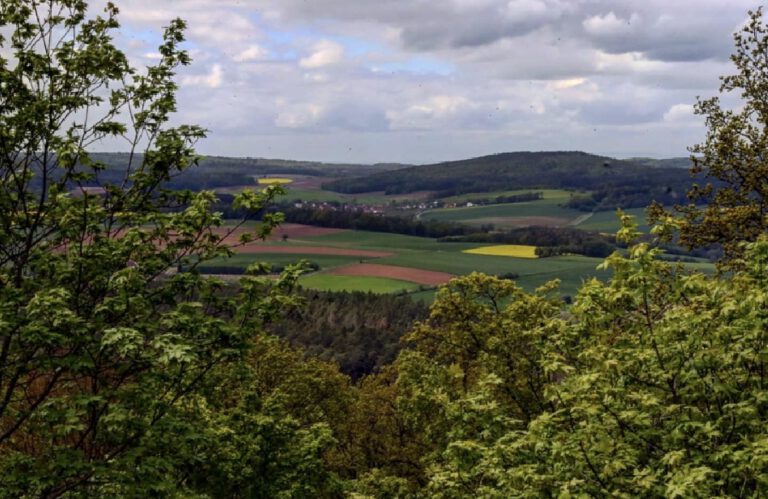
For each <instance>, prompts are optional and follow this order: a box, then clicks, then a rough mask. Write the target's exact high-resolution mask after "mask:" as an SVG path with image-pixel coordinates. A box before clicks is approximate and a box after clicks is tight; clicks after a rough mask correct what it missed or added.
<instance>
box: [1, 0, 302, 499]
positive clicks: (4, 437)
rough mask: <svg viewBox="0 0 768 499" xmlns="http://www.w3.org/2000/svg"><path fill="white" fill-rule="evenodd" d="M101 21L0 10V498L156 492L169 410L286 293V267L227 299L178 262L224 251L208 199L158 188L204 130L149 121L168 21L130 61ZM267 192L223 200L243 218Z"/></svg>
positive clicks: (170, 70)
mask: <svg viewBox="0 0 768 499" xmlns="http://www.w3.org/2000/svg"><path fill="white" fill-rule="evenodd" d="M117 14H118V10H117V8H116V7H115V6H114V5H112V4H111V3H110V4H108V6H107V7H106V9H105V11H104V14H103V15H101V16H96V17H92V16H89V13H88V11H87V6H86V2H84V1H83V0H3V2H2V3H0V28H2V29H0V33H2V35H0V54H2V56H0V57H2V58H0V491H1V492H0V495H5V496H12V497H18V496H22V495H24V496H33V495H39V496H45V497H56V496H60V495H63V494H66V493H75V492H76V493H85V494H89V493H90V494H93V493H96V494H97V495H126V494H128V492H127V491H128V490H133V492H132V493H133V494H134V495H135V494H138V495H142V494H153V493H159V492H158V491H162V490H172V489H174V488H175V487H176V486H177V485H178V484H174V483H172V482H169V476H170V473H168V470H169V469H171V468H173V466H174V462H175V460H176V459H177V457H178V456H179V455H180V454H181V453H180V452H177V451H178V450H179V446H183V445H186V443H188V441H189V440H190V439H192V438H194V435H195V434H196V432H197V431H198V430H199V429H198V428H197V427H195V426H194V425H189V424H186V423H185V421H186V418H185V417H182V416H183V411H181V410H180V407H181V406H182V405H183V404H185V403H187V401H188V400H191V399H193V398H194V397H195V396H196V394H198V393H199V392H200V391H201V390H202V389H203V388H204V387H205V385H206V380H207V379H208V377H209V375H210V373H211V372H212V371H214V370H215V369H217V368H218V366H221V365H226V364H227V363H230V362H235V361H237V360H238V359H240V358H242V356H243V355H244V352H245V351H246V350H247V348H248V345H249V342H250V338H252V337H253V335H254V334H256V332H257V331H258V330H259V329H260V328H261V325H262V324H263V323H264V322H265V321H268V320H269V319H270V317H271V316H272V315H273V314H274V313H276V312H277V311H278V310H279V309H280V307H281V304H283V303H286V302H290V301H291V300H293V298H292V297H291V296H290V294H289V293H288V291H289V290H290V288H291V286H292V283H293V280H294V278H295V274H296V272H289V273H288V274H286V275H285V276H284V277H283V279H281V280H280V281H279V282H277V283H276V284H270V283H268V282H267V281H263V280H259V279H256V278H249V277H246V278H244V279H243V280H242V281H241V292H240V293H239V295H237V296H231V294H230V296H229V297H228V296H226V295H225V294H222V293H221V283H218V282H216V281H213V280H208V279H203V278H201V277H200V276H199V275H198V274H197V273H195V272H194V269H195V267H196V265H198V264H199V263H200V262H202V261H205V260H206V259H209V258H211V257H214V256H220V255H226V254H229V253H230V252H231V249H230V248H227V247H225V246H224V245H223V244H222V243H223V238H224V237H225V236H226V235H227V233H226V231H224V230H220V229H217V227H219V226H220V225H221V222H222V220H221V216H220V215H219V214H217V213H215V212H213V211H212V210H211V207H212V205H213V203H214V202H215V197H214V195H213V193H211V192H205V191H203V192H199V193H191V192H185V191H178V192H172V191H169V190H166V189H164V188H163V185H164V184H165V183H166V182H168V181H169V180H170V179H171V178H174V177H176V176H178V175H181V174H183V172H184V171H186V170H187V169H189V168H191V167H193V166H194V165H195V164H196V163H197V161H198V156H197V155H196V154H195V153H194V149H193V146H194V144H195V142H196V141H197V140H199V139H201V138H203V137H204V136H205V130H203V129H201V128H199V127H196V126H187V125H181V126H177V127H170V126H168V124H167V123H168V119H169V117H170V115H171V114H172V113H173V112H174V111H175V110H176V101H175V97H174V94H175V91H176V85H175V83H174V81H173V77H174V73H175V71H176V70H177V68H179V67H180V66H184V65H186V64H188V63H189V57H188V55H187V53H186V52H185V51H184V50H183V49H181V45H180V44H181V43H182V42H183V40H184V38H183V30H184V27H185V25H184V22H183V21H181V20H178V19H177V20H175V21H172V22H171V23H170V24H169V25H168V27H167V28H166V29H165V33H164V37H163V43H162V45H161V46H160V47H159V52H160V54H161V58H160V60H159V62H158V63H157V65H155V66H152V67H149V68H147V69H146V71H144V72H139V71H138V70H136V69H134V68H132V67H130V65H129V63H128V60H127V58H126V56H125V55H124V54H123V53H122V52H121V51H120V50H119V49H118V48H116V47H115V45H114V43H113V39H112V35H111V34H112V33H114V32H115V30H117V29H118V27H119V24H118V21H117V17H116V16H117ZM109 138H111V139H120V140H124V141H125V143H126V144H128V146H129V150H130V155H129V157H128V161H127V163H126V164H125V167H124V171H123V175H122V181H121V182H116V183H115V182H106V181H104V178H103V175H102V173H103V172H104V169H105V168H106V166H105V165H103V164H100V163H98V162H96V161H93V160H92V159H91V158H90V157H89V155H88V152H87V151H88V149H89V148H90V147H91V146H92V145H93V144H95V143H98V142H99V141H101V140H104V139H109ZM278 191H279V188H269V189H267V190H265V191H264V192H251V191H248V192H244V193H243V194H241V195H239V196H238V197H237V199H236V200H235V204H236V206H237V207H239V208H242V209H243V210H245V211H246V212H250V213H253V212H254V211H258V210H260V209H261V208H262V207H263V206H264V205H265V204H267V203H268V202H269V201H270V200H271V199H272V198H273V197H274V195H275V194H276V193H277V192H278ZM279 219H280V217H279V216H277V215H273V216H267V217H265V218H264V219H263V223H262V224H261V226H260V228H259V230H258V231H257V233H256V234H253V235H249V236H245V237H244V240H248V239H250V238H253V237H257V236H264V235H266V234H267V233H268V232H269V230H270V229H271V228H272V227H273V226H274V225H275V224H276V223H277V222H278V221H279ZM181 267H184V268H189V269H191V270H190V271H189V272H183V273H176V272H174V270H175V269H178V268H181ZM170 435H173V438H169V436H170Z"/></svg>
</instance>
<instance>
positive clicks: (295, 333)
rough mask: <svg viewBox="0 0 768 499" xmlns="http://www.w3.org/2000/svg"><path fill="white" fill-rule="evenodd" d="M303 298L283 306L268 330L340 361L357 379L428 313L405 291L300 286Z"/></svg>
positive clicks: (389, 357)
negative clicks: (290, 306) (403, 293)
mask: <svg viewBox="0 0 768 499" xmlns="http://www.w3.org/2000/svg"><path fill="white" fill-rule="evenodd" d="M302 297H303V298H304V304H303V305H302V306H300V307H295V308H293V309H291V310H289V311H287V312H286V313H285V314H283V316H282V317H281V318H280V319H279V320H277V321H275V322H274V323H272V324H269V326H268V331H269V332H270V333H272V334H275V335H277V336H280V337H281V338H285V339H287V340H289V341H290V343H291V344H293V345H295V346H297V347H302V348H303V349H304V350H305V351H306V352H307V354H309V355H312V356H314V357H318V358H320V359H323V360H326V361H332V362H335V363H337V364H338V365H339V369H340V370H341V371H342V372H343V373H345V374H347V375H349V376H351V377H352V378H353V379H359V378H361V377H362V376H364V375H367V374H371V373H373V372H378V371H380V370H381V369H383V368H384V366H386V365H389V364H391V363H392V362H393V361H394V360H395V357H396V356H397V354H398V352H399V351H400V348H401V344H400V338H401V337H402V336H403V335H404V334H405V333H406V332H407V331H408V330H410V329H411V327H412V326H413V324H414V323H415V322H416V321H418V320H422V319H424V318H425V317H426V316H427V307H426V306H425V305H423V304H422V303H420V302H417V301H414V300H412V299H410V298H409V297H408V296H395V295H382V294H374V293H361V292H333V293H329V292H318V291H304V292H303V293H302Z"/></svg>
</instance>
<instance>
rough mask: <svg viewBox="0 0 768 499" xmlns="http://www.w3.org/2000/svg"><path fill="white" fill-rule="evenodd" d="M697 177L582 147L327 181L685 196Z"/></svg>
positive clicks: (353, 185) (395, 189) (341, 187)
mask: <svg viewBox="0 0 768 499" xmlns="http://www.w3.org/2000/svg"><path fill="white" fill-rule="evenodd" d="M691 183H692V181H691V178H690V176H689V173H688V171H686V170H685V169H681V168H664V167H658V168H652V167H649V166H648V165H643V164H640V163H637V162H633V161H628V160H617V159H613V158H609V157H605V156H597V155H593V154H588V153H584V152H578V151H556V152H512V153H502V154H494V155H491V156H482V157H479V158H472V159H466V160H461V161H449V162H444V163H436V164H431V165H421V166H413V167H410V168H404V169H401V170H397V171H393V172H381V173H374V174H371V175H367V176H361V177H357V178H349V179H341V180H336V181H333V182H328V183H327V184H325V185H324V186H323V187H324V188H325V189H328V190H333V191H337V192H344V193H350V194H353V193H361V192H371V191H385V192H386V193H387V194H401V193H408V192H415V191H424V190H428V191H438V192H440V193H441V194H444V195H450V194H462V193H470V192H488V191H497V190H502V189H526V188H565V189H579V190H590V191H594V190H601V189H605V188H608V187H617V186H622V187H626V186H637V187H639V186H642V187H643V189H646V190H648V191H653V192H658V193H660V194H665V195H671V196H672V197H684V194H685V192H686V191H687V190H688V188H689V187H690V185H691Z"/></svg>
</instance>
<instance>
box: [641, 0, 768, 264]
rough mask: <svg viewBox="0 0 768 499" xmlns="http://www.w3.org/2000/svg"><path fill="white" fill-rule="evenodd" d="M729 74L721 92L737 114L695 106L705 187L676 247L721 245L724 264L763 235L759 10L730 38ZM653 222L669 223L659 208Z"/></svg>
mask: <svg viewBox="0 0 768 499" xmlns="http://www.w3.org/2000/svg"><path fill="white" fill-rule="evenodd" d="M734 41H735V53H734V54H733V55H732V56H731V60H732V61H733V64H734V66H735V68H736V72H735V73H734V74H731V75H728V76H724V77H721V80H722V84H721V86H720V93H721V94H724V95H728V94H732V95H733V96H735V97H738V98H739V99H740V103H739V104H740V105H739V106H738V107H737V108H735V109H728V108H726V107H724V106H723V104H722V103H721V101H720V99H719V98H718V97H712V98H710V99H704V100H699V102H698V103H697V104H696V106H695V112H696V114H698V115H700V116H703V117H704V118H706V125H707V135H706V139H705V140H704V142H702V143H700V144H697V145H695V146H693V147H691V148H690V151H691V153H693V155H692V158H691V159H692V161H693V167H692V169H691V172H692V173H693V174H696V175H703V177H704V178H705V179H707V180H708V181H709V182H708V183H706V184H705V185H701V186H695V187H694V188H693V189H692V190H691V191H690V192H689V193H688V196H689V199H690V201H691V203H690V204H688V205H685V206H678V207H677V211H678V214H681V215H682V219H681V223H680V231H679V236H680V242H682V243H683V244H684V245H687V246H689V247H701V246H706V245H709V244H713V243H719V244H721V245H722V246H723V249H724V250H725V255H726V258H727V259H729V260H733V259H735V258H738V257H739V255H741V254H742V250H743V246H741V245H740V244H739V243H740V242H741V241H745V240H746V241H754V240H756V239H757V237H758V235H760V234H763V233H765V232H766V228H768V218H767V216H768V183H766V182H765V179H766V177H768V163H767V162H766V156H767V155H768V129H766V123H768V26H766V24H765V23H764V21H763V11H762V8H759V9H757V10H755V11H753V12H750V13H749V21H748V22H747V23H746V24H745V26H744V27H743V28H742V29H741V30H740V31H739V32H737V33H735V34H734ZM653 212H654V213H653V216H654V217H655V218H656V219H661V218H664V217H665V216H668V215H667V214H665V213H664V211H663V210H662V209H661V208H660V207H659V206H656V207H655V208H654V210H653Z"/></svg>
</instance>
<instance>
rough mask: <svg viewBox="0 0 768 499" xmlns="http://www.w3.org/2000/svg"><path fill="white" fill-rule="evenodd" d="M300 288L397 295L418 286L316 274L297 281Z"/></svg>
mask: <svg viewBox="0 0 768 499" xmlns="http://www.w3.org/2000/svg"><path fill="white" fill-rule="evenodd" d="M299 282H300V283H301V285H302V286H304V287H307V288H310V289H317V290H321V291H370V292H373V293H398V292H402V291H410V290H415V289H418V287H419V285H418V284H415V283H412V282H407V281H401V280H398V279H389V278H386V277H374V276H346V275H334V274H326V273H317V274H310V275H306V276H303V277H302V278H301V279H299Z"/></svg>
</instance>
